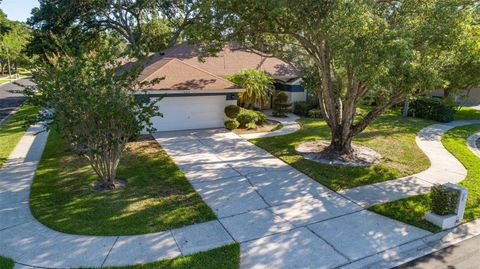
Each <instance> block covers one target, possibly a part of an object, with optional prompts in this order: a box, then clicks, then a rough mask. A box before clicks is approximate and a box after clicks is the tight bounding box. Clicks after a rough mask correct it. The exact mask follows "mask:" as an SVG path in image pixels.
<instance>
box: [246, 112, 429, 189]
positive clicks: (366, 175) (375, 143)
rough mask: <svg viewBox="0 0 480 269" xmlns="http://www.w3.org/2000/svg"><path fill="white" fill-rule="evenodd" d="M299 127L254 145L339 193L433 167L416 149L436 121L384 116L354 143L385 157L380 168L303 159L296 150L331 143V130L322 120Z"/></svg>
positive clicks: (304, 122)
mask: <svg viewBox="0 0 480 269" xmlns="http://www.w3.org/2000/svg"><path fill="white" fill-rule="evenodd" d="M299 123H300V125H301V126H302V129H301V130H300V131H298V132H296V133H293V134H289V135H284V136H278V137H270V138H259V139H254V140H252V142H253V143H254V144H256V145H257V146H259V147H262V148H264V149H265V150H267V151H269V152H270V153H272V154H273V155H275V156H277V157H278V158H280V159H282V160H283V161H285V162H286V163H288V164H290V165H292V166H293V167H295V168H296V169H298V170H300V171H301V172H303V173H305V174H307V175H309V176H310V177H311V178H313V179H315V180H316V181H318V182H320V183H321V184H323V185H326V186H328V187H329V188H330V189H332V190H335V191H338V190H340V189H347V188H352V187H356V186H361V185H368V184H372V183H376V182H382V181H386V180H391V179H396V178H399V177H403V176H406V175H411V174H415V173H418V172H420V171H422V170H425V169H427V168H428V167H429V165H430V162H429V160H428V158H427V156H425V154H423V152H422V151H421V150H420V149H419V148H418V146H417V145H416V143H415V137H416V134H417V132H418V131H419V130H421V129H422V128H423V127H426V126H428V125H431V124H433V123H434V122H433V121H429V120H423V119H415V118H403V117H401V116H398V113H396V112H389V113H386V114H385V115H383V116H381V117H380V118H378V119H377V120H376V121H375V122H373V123H372V124H371V125H370V126H369V127H368V128H367V129H366V130H365V131H364V132H363V133H362V134H360V135H358V136H357V137H356V138H355V139H354V142H355V143H359V144H362V145H365V146H367V147H370V148H372V149H374V150H376V151H378V152H379V153H380V154H382V155H383V156H384V157H385V160H384V161H383V162H382V163H380V164H377V165H372V166H364V167H345V166H332V165H325V164H320V163H317V162H314V161H310V160H306V159H304V158H302V156H301V155H299V154H298V153H297V152H296V151H295V146H296V145H298V144H300V143H302V142H305V141H309V140H315V139H327V140H329V139H330V129H329V128H328V126H327V125H326V123H325V122H324V121H323V120H321V119H311V118H301V119H300V120H299Z"/></svg>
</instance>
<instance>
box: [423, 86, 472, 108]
mask: <svg viewBox="0 0 480 269" xmlns="http://www.w3.org/2000/svg"><path fill="white" fill-rule="evenodd" d="M429 95H430V96H436V97H444V96H445V93H444V90H443V89H439V90H436V91H434V92H431V93H430V94H429ZM463 98H464V97H463V96H455V100H456V101H457V102H459V103H462V104H463V105H476V104H480V87H477V88H473V89H471V90H470V92H469V94H468V96H467V98H466V99H463Z"/></svg>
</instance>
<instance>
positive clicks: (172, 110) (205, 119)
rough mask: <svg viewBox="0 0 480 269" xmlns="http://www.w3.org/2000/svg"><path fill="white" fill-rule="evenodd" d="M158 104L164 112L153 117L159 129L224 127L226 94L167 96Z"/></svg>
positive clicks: (155, 125)
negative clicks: (159, 115)
mask: <svg viewBox="0 0 480 269" xmlns="http://www.w3.org/2000/svg"><path fill="white" fill-rule="evenodd" d="M157 105H158V107H159V110H160V112H161V113H162V114H163V117H154V118H152V123H153V125H154V127H155V128H156V129H157V131H175V130H188V129H202V128H218V127H223V121H224V117H225V116H224V111H223V110H224V108H225V96H224V95H218V96H191V97H190V96H189V97H165V98H163V99H162V100H160V101H159V102H158V103H157Z"/></svg>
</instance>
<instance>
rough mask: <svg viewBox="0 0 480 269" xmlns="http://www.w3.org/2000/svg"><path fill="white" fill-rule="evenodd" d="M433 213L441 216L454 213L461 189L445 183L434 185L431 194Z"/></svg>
mask: <svg viewBox="0 0 480 269" xmlns="http://www.w3.org/2000/svg"><path fill="white" fill-rule="evenodd" d="M430 197H431V199H432V211H433V213H435V214H437V215H441V216H445V215H449V214H454V213H455V210H456V207H457V202H458V199H459V197H460V191H458V190H455V189H452V188H448V187H446V186H444V185H434V186H433V187H432V192H431V194H430Z"/></svg>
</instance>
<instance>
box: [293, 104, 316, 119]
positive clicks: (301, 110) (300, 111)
mask: <svg viewBox="0 0 480 269" xmlns="http://www.w3.org/2000/svg"><path fill="white" fill-rule="evenodd" d="M311 108H312V106H311V105H310V104H309V103H307V102H305V101H299V102H295V103H293V113H295V114H296V115H298V116H303V117H305V116H308V111H309V110H310V109H311Z"/></svg>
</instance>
